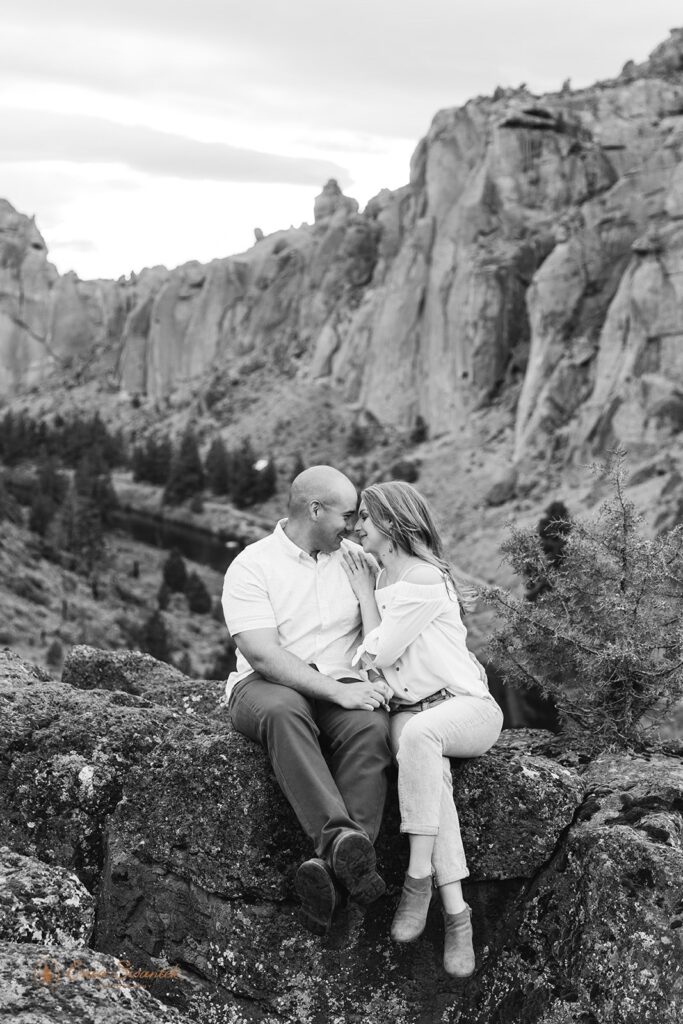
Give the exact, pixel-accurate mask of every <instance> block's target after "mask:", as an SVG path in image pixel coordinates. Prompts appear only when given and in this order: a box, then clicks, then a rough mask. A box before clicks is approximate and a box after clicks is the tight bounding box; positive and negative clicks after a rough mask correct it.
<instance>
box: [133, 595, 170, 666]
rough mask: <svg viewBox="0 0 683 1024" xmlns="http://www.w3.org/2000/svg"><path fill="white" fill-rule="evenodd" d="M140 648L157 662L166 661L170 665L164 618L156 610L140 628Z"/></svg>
mask: <svg viewBox="0 0 683 1024" xmlns="http://www.w3.org/2000/svg"><path fill="white" fill-rule="evenodd" d="M140 647H141V648H142V650H143V651H144V652H145V653H146V654H151V655H152V657H153V658H156V659H157V661H166V662H168V663H169V664H170V662H171V653H170V648H169V643H168V630H167V629H166V622H165V621H164V617H163V615H162V614H161V612H160V611H159V609H158V608H157V609H156V610H155V611H153V612H152V614H151V615H150V616H149V618H148V619H147V620H146V622H145V623H144V625H143V627H142V632H141V635H140Z"/></svg>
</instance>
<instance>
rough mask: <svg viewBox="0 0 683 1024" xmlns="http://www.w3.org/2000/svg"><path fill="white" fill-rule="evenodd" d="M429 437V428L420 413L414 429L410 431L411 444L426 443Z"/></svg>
mask: <svg viewBox="0 0 683 1024" xmlns="http://www.w3.org/2000/svg"><path fill="white" fill-rule="evenodd" d="M428 437H429V428H428V427H427V424H426V423H425V421H424V419H423V417H422V416H420V414H419V413H418V415H417V417H416V419H415V423H414V424H413V429H412V430H411V431H410V443H411V444H422V442H423V441H426V440H427V439H428Z"/></svg>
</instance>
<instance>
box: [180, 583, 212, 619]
mask: <svg viewBox="0 0 683 1024" xmlns="http://www.w3.org/2000/svg"><path fill="white" fill-rule="evenodd" d="M185 596H186V597H187V605H188V608H189V609H190V611H191V612H193V613H194V614H196V615H208V614H209V612H210V611H211V596H210V594H209V592H208V590H207V589H206V586H205V585H204V581H203V580H202V579H201V578H200V577H199V576H198V575H197V573H196V572H191V573H190V575H189V576H188V577H187V583H186V584H185Z"/></svg>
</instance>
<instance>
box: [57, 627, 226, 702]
mask: <svg viewBox="0 0 683 1024" xmlns="http://www.w3.org/2000/svg"><path fill="white" fill-rule="evenodd" d="M62 682H63V683H66V684H68V685H69V686H75V687H76V688H77V689H80V690H121V691H123V692H124V693H131V694H134V695H135V696H139V697H145V698H146V699H147V700H150V701H153V702H154V703H155V704H161V705H163V706H164V707H166V708H173V710H174V711H178V712H182V713H184V714H188V715H192V714H206V715H211V716H212V717H214V718H223V719H225V720H227V708H226V706H225V699H224V698H225V683H224V682H222V681H220V680H216V679H190V678H188V676H186V675H184V674H183V673H182V672H179V671H178V669H176V668H173V666H172V665H167V664H166V662H163V661H157V660H156V658H153V657H151V655H149V654H142V653H141V652H140V651H102V650H99V649H98V648H96V647H88V646H87V645H86V644H75V645H74V646H73V647H71V648H70V649H69V653H68V654H67V656H66V659H65V661H64V668H63V669H62Z"/></svg>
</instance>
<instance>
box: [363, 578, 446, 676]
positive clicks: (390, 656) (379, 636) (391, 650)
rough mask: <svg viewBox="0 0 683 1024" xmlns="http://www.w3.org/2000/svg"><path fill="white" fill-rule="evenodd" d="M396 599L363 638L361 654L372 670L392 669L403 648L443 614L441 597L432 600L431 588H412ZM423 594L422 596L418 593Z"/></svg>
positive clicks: (404, 649)
mask: <svg viewBox="0 0 683 1024" xmlns="http://www.w3.org/2000/svg"><path fill="white" fill-rule="evenodd" d="M405 589H406V592H405V593H402V594H400V595H396V596H395V597H394V599H393V601H392V602H391V605H390V607H389V608H387V611H386V613H385V614H384V615H383V617H382V619H381V621H380V623H379V625H378V626H377V627H376V628H375V629H373V630H372V631H371V632H370V633H368V634H366V636H365V639H364V641H363V645H364V647H365V651H366V653H367V654H368V655H370V656H372V657H373V665H374V667H375V668H379V669H382V668H387V667H389V666H390V665H394V664H395V663H396V662H397V661H398V659H399V658H400V657H401V656H402V655H403V654H404V653H405V651H406V650H407V648H408V647H409V646H410V645H411V644H412V643H413V642H414V641H415V640H417V638H418V636H419V635H420V633H422V631H423V630H424V629H425V627H426V626H428V625H429V623H430V622H433V620H434V619H436V618H437V617H438V616H439V615H440V614H441V612H442V611H443V596H442V595H441V594H438V592H437V596H434V585H433V584H426V585H425V584H412V585H411V586H410V589H408V588H407V587H406V588H405ZM421 590H424V591H425V593H424V595H421V594H420V591H421Z"/></svg>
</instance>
